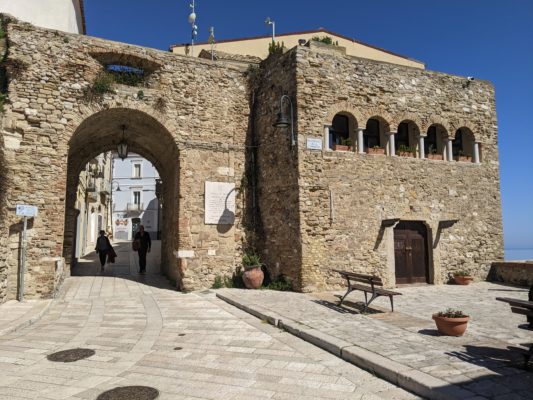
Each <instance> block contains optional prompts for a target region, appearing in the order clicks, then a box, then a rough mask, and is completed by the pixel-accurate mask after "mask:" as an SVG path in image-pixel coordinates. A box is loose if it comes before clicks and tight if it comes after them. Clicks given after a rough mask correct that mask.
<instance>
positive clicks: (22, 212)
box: [17, 204, 37, 301]
mask: <svg viewBox="0 0 533 400" xmlns="http://www.w3.org/2000/svg"><path fill="white" fill-rule="evenodd" d="M17 215H18V216H21V217H23V219H22V221H23V229H22V240H21V249H20V269H19V291H18V301H23V300H24V274H25V271H26V230H27V228H28V218H33V217H36V216H37V207H35V206H27V205H25V204H17Z"/></svg>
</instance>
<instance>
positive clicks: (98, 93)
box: [84, 72, 115, 102]
mask: <svg viewBox="0 0 533 400" xmlns="http://www.w3.org/2000/svg"><path fill="white" fill-rule="evenodd" d="M114 83H115V80H114V79H113V76H112V75H110V74H108V73H107V72H101V73H99V74H98V75H97V76H96V78H94V81H93V83H92V84H91V85H90V86H88V87H87V88H86V89H85V90H84V98H85V100H86V101H88V102H93V101H99V100H101V99H102V98H103V97H104V95H105V94H106V93H114V90H113V84H114Z"/></svg>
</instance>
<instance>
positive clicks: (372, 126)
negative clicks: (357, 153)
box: [363, 118, 381, 149]
mask: <svg viewBox="0 0 533 400" xmlns="http://www.w3.org/2000/svg"><path fill="white" fill-rule="evenodd" d="M363 141H364V144H365V149H373V148H376V147H381V139H380V130H379V121H378V120H377V119H374V118H371V119H369V120H368V122H367V123H366V129H365V134H364V136H363Z"/></svg>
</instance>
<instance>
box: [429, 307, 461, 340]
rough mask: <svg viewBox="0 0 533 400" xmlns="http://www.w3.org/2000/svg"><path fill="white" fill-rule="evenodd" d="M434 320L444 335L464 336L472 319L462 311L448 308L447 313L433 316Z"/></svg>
mask: <svg viewBox="0 0 533 400" xmlns="http://www.w3.org/2000/svg"><path fill="white" fill-rule="evenodd" d="M433 320H434V321H435V324H436V325H437V330H438V331H439V333H441V334H442V335H447V336H463V334H464V333H465V331H466V327H467V325H468V321H469V320H470V317H469V316H468V315H466V314H464V313H463V312H462V311H460V310H454V309H452V308H448V309H446V311H440V312H438V313H436V314H433Z"/></svg>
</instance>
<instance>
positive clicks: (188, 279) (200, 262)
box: [0, 21, 249, 298]
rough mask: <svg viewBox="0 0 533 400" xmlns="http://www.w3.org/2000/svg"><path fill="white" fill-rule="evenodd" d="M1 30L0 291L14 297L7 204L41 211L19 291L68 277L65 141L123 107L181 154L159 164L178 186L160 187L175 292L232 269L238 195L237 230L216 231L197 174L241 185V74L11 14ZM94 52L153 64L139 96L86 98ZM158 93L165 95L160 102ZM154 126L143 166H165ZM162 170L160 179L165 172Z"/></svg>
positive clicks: (49, 287) (42, 288)
mask: <svg viewBox="0 0 533 400" xmlns="http://www.w3.org/2000/svg"><path fill="white" fill-rule="evenodd" d="M7 31H8V42H9V46H10V52H9V60H8V61H9V62H10V65H12V66H13V65H17V66H18V69H17V71H15V70H13V69H12V70H11V72H10V75H9V79H10V85H9V104H7V106H6V110H5V112H4V114H3V115H2V138H1V141H0V144H1V145H2V150H3V151H4V152H5V158H6V171H5V173H6V177H7V185H6V186H5V187H4V186H3V187H2V190H3V191H4V190H5V191H6V193H7V199H6V200H7V204H6V205H5V207H3V208H2V210H0V212H1V213H2V217H5V218H3V219H2V230H1V231H0V232H1V233H0V244H4V245H3V246H2V257H4V256H7V266H8V268H9V276H10V278H9V280H8V284H9V287H8V289H7V293H8V296H7V297H6V298H13V297H14V295H15V293H16V273H17V269H18V261H17V259H18V247H19V244H18V241H19V237H20V229H19V228H20V224H19V219H18V218H17V217H16V216H15V205H16V204H17V203H26V204H35V205H37V206H39V216H38V218H36V219H35V221H34V222H33V223H32V225H31V226H30V230H29V235H28V236H29V246H28V273H27V275H26V282H27V287H26V293H27V295H28V296H29V297H36V296H51V295H53V293H54V291H55V290H56V288H57V286H58V285H59V283H60V281H61V278H62V276H65V275H68V271H65V269H66V268H63V270H62V271H61V265H62V262H63V237H64V224H65V220H64V218H65V190H66V181H67V157H68V151H69V140H70V139H71V138H72V137H73V136H74V135H75V133H76V131H77V130H78V128H79V127H80V125H81V124H82V123H83V121H85V120H87V118H90V117H92V116H94V115H97V114H98V113H102V115H106V114H105V113H106V112H110V113H112V112H113V111H114V110H118V109H120V110H126V111H127V112H131V117H132V121H135V118H137V117H138V116H139V115H148V116H150V117H152V118H153V119H154V120H156V121H157V124H158V126H162V127H164V130H166V132H167V134H169V135H170V136H171V137H172V140H173V142H174V144H175V146H176V154H179V160H170V161H172V162H170V163H167V164H170V167H167V168H174V166H173V165H179V166H180V172H179V178H178V182H170V183H169V182H167V183H165V185H174V184H177V185H179V188H178V189H179V190H178V191H177V193H178V194H179V198H174V201H175V204H174V206H175V208H176V213H175V214H176V215H178V218H176V221H175V224H176V226H179V229H178V230H177V232H176V235H177V236H176V237H172V238H169V240H168V241H167V243H170V244H171V245H170V248H169V249H168V251H169V252H171V254H166V255H167V260H168V262H169V263H171V264H172V265H169V266H166V269H167V271H168V274H169V275H170V276H173V277H175V278H176V279H177V280H178V279H180V280H181V282H177V283H178V285H180V286H181V288H182V289H184V290H192V289H198V288H205V287H209V286H210V285H211V284H212V282H213V280H214V276H215V275H217V274H230V273H231V272H232V271H233V269H234V268H235V265H236V264H238V263H240V258H241V252H240V251H241V250H240V246H241V244H240V236H241V231H242V229H241V220H240V215H241V214H242V212H241V211H242V205H241V203H242V202H241V201H239V199H237V212H236V222H235V225H234V226H233V227H229V229H226V230H225V231H224V232H222V231H219V229H217V226H211V225H209V226H208V225H204V223H203V196H204V181H206V180H213V181H221V182H235V183H236V184H237V186H239V183H240V182H241V177H242V175H243V168H244V140H245V136H246V130H247V125H248V114H249V108H248V103H247V97H246V95H245V91H246V88H245V78H244V75H243V71H242V70H240V69H239V68H236V67H229V66H226V65H224V64H221V63H219V64H216V63H212V62H210V61H206V60H197V59H192V58H187V57H180V56H176V55H174V54H170V53H167V52H161V51H155V50H149V49H145V48H141V47H137V46H130V45H125V44H121V43H115V42H110V41H105V40H100V39H96V38H91V37H87V36H79V35H73V34H64V33H60V32H56V31H51V30H46V29H40V28H36V27H33V26H31V25H29V24H24V23H17V22H16V21H15V22H12V23H10V24H9V26H8V29H7ZM94 53H98V54H104V55H107V56H106V57H108V59H109V60H110V61H115V62H116V61H120V60H121V61H122V62H126V63H127V62H130V61H131V60H137V61H139V60H141V62H145V63H146V65H156V66H157V67H158V68H157V69H156V71H155V72H154V73H153V74H152V76H151V77H150V78H149V84H148V86H147V87H145V88H142V89H143V90H144V92H145V94H146V95H145V98H144V99H139V98H138V97H137V96H135V94H136V93H137V90H138V89H137V88H132V87H125V86H122V85H117V87H116V88H115V89H116V90H115V92H113V93H108V94H106V95H105V96H104V98H103V100H102V101H95V102H91V103H89V102H88V101H87V100H86V98H85V96H84V89H86V88H87V87H88V86H89V85H90V84H91V83H92V82H93V80H94V79H95V76H96V75H97V74H98V73H99V72H100V71H102V70H103V66H102V64H101V63H100V62H99V61H98V60H96V59H95V58H94V57H92V56H91V54H94ZM15 72H16V73H15ZM160 99H164V100H165V101H164V102H163V103H164V107H161V101H160ZM143 113H144V114H143ZM98 115H100V114H98ZM141 122H142V121H141ZM112 123H113V120H109V124H112ZM152 126H153V124H152ZM102 127H103V128H104V129H105V124H104V125H103V126H102ZM161 129H163V128H161ZM86 133H87V132H85V134H86ZM90 133H92V134H95V135H97V134H98V132H97V131H95V132H90ZM156 133H157V132H155V130H154V132H152V131H148V132H146V133H145V134H146V135H152V134H153V135H154V136H153V139H151V140H149V141H147V142H143V143H145V144H146V145H145V146H144V147H143V148H144V150H145V153H147V154H150V155H152V156H153V157H152V158H153V159H152V160H151V161H153V162H154V164H156V165H159V166H161V165H162V164H165V163H163V162H161V161H165V162H166V161H169V160H167V159H164V160H158V156H159V153H158V152H159V150H158V151H155V150H157V147H156V144H157V143H156V142H159V141H160V140H161V137H160V136H156ZM157 134H158V135H159V134H160V133H157ZM80 135H81V133H80ZM88 136H90V135H88ZM118 140H120V138H119V133H118V132H117V136H116V137H104V136H102V137H101V141H104V142H103V143H98V140H96V141H88V142H87V143H88V144H87V146H85V147H84V148H83V155H81V153H80V158H84V159H83V160H80V162H85V161H88V160H89V159H90V158H91V157H94V156H96V155H98V153H99V152H100V151H102V150H103V149H105V150H109V149H111V148H112V147H113V146H114V144H113V143H116V142H117V141H118ZM151 144H153V147H151ZM91 146H94V147H91ZM154 149H155V150H154ZM139 150H142V149H139ZM93 153H94V154H93ZM161 157H163V156H162V155H161ZM163 167H164V165H163ZM170 172H172V171H170ZM170 172H169V173H167V174H166V175H167V176H172V174H171V173H170ZM176 176H178V175H176ZM4 182H5V180H3V181H2V184H4ZM166 217H167V218H170V217H171V216H168V215H167V216H166ZM6 242H7V245H6ZM178 242H179V245H178ZM6 249H8V250H7V254H6ZM184 250H185V251H186V252H185V253H184V252H183V251H184ZM209 250H212V251H209ZM180 251H181V253H180ZM167 253H168V252H167ZM208 253H209V254H208ZM1 267H2V258H1V257H0V268H1ZM58 275H61V276H58ZM0 287H1V286H0ZM2 295H3V294H2ZM2 295H0V298H1V297H2Z"/></svg>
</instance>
